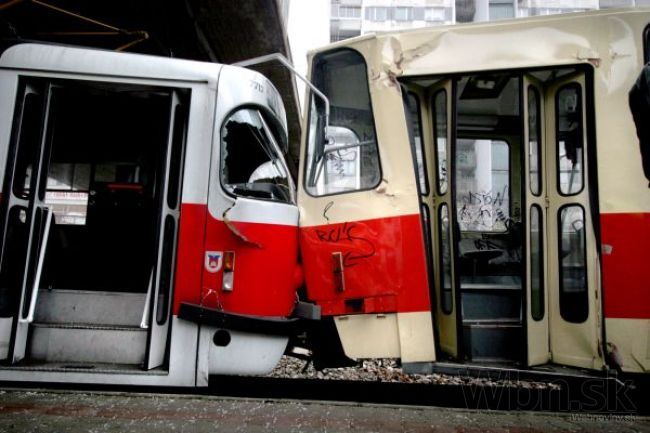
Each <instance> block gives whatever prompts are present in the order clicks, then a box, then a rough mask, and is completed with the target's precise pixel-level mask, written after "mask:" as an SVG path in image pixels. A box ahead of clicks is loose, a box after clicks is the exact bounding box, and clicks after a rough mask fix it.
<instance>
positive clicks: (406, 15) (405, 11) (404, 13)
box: [393, 7, 413, 21]
mask: <svg viewBox="0 0 650 433" xmlns="http://www.w3.org/2000/svg"><path fill="white" fill-rule="evenodd" d="M393 19H394V20H395V21H411V20H412V19H413V8H410V7H396V8H395V9H394V10H393Z"/></svg>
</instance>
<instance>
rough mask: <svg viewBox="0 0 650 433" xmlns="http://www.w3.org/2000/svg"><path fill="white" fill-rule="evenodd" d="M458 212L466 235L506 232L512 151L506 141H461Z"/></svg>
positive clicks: (458, 149) (461, 227)
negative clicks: (469, 232) (467, 233)
mask: <svg viewBox="0 0 650 433" xmlns="http://www.w3.org/2000/svg"><path fill="white" fill-rule="evenodd" d="M456 208H457V210H458V224H459V226H460V230H461V231H464V232H468V231H476V232H505V231H507V230H508V228H509V223H510V221H511V219H510V147H509V146H508V143H506V142H505V141H502V140H469V139H459V140H458V142H457V151H456Z"/></svg>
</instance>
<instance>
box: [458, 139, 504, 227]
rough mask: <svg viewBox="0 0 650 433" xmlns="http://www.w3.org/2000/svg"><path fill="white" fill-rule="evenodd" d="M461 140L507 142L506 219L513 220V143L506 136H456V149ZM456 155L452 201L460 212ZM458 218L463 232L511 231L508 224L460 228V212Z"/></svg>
mask: <svg viewBox="0 0 650 433" xmlns="http://www.w3.org/2000/svg"><path fill="white" fill-rule="evenodd" d="M460 140H490V141H491V142H492V144H491V145H494V143H495V142H498V143H505V144H506V146H507V148H508V215H507V218H506V220H511V219H512V161H511V158H512V145H511V144H510V142H509V141H507V140H506V139H505V137H497V138H487V139H486V138H485V137H480V138H473V137H471V136H464V137H456V140H455V143H454V144H455V145H456V149H455V150H456V151H457V150H458V142H459V141H460ZM455 156H456V155H455V154H454V161H453V162H454V178H455V180H456V185H454V191H453V195H452V201H453V202H454V204H455V208H456V212H458V202H457V199H458V186H457V185H458V182H457V178H458V176H457V173H456V171H457V170H458V163H457V161H456V160H455ZM490 171H493V170H490ZM456 219H457V222H458V228H459V230H460V232H461V233H489V234H504V233H508V232H509V231H510V229H509V228H508V225H507V224H504V225H505V229H504V230H462V229H461V228H460V218H459V217H458V214H457V215H456Z"/></svg>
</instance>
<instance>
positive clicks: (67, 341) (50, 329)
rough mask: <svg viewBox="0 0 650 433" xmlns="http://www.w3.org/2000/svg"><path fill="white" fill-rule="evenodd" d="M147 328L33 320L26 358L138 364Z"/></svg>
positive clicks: (51, 360)
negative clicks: (38, 321) (37, 321)
mask: <svg viewBox="0 0 650 433" xmlns="http://www.w3.org/2000/svg"><path fill="white" fill-rule="evenodd" d="M146 342H147V330H146V329H142V328H139V327H133V326H112V325H88V324H62V323H34V324H33V325H32V327H31V336H30V339H29V352H28V353H29V355H28V356H29V358H30V359H32V360H41V361H49V362H102V363H119V364H141V363H142V362H143V361H144V354H145V347H146Z"/></svg>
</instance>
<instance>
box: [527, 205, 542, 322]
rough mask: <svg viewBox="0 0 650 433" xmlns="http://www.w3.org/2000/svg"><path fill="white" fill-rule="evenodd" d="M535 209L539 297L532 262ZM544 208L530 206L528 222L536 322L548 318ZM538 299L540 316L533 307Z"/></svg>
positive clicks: (531, 284) (529, 282) (530, 283)
mask: <svg viewBox="0 0 650 433" xmlns="http://www.w3.org/2000/svg"><path fill="white" fill-rule="evenodd" d="M533 209H535V211H536V212H537V215H538V217H537V218H538V227H537V229H538V230H537V233H538V234H537V236H538V240H537V242H538V250H539V261H538V264H537V267H538V279H539V290H538V294H537V297H535V296H534V294H533V260H532V252H533V250H532V239H533V230H532V228H533V225H532V220H533ZM543 212H544V211H543V209H542V207H541V206H540V205H539V204H537V203H533V204H532V205H531V206H530V218H529V221H528V235H529V237H530V240H531V242H530V244H531V245H530V247H529V250H528V254H529V256H530V257H531V260H530V281H528V284H529V285H530V316H531V317H532V318H533V320H534V321H536V322H540V321H542V320H544V317H546V302H545V290H544V285H545V283H546V279H545V278H544V277H545V273H544V269H545V260H544V248H545V247H546V245H545V243H544V238H545V233H546V231H545V227H544V213H543ZM535 298H537V300H538V301H539V302H538V305H539V307H538V308H539V313H540V314H539V315H538V314H535V313H536V311H535V310H536V309H535V308H534V307H533V305H534V299H535Z"/></svg>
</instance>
